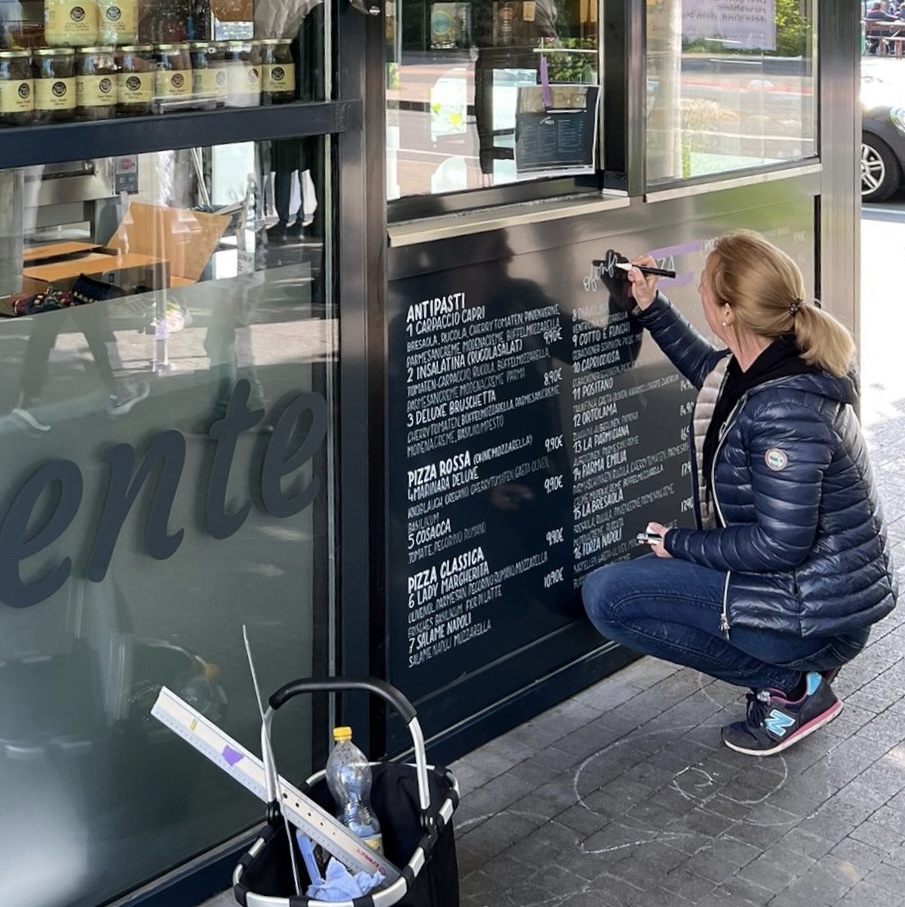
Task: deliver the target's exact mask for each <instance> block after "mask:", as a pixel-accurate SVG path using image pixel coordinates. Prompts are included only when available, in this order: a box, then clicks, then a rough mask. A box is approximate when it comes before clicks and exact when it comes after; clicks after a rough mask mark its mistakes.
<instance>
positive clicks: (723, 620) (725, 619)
mask: <svg viewBox="0 0 905 907" xmlns="http://www.w3.org/2000/svg"><path fill="white" fill-rule="evenodd" d="M747 399H748V395H747V394H744V395H743V396H742V397H741V398H740V399H739V401H738V403H736V404H735V406H734V407H733V409H732V412H731V413H729V416H728V417H727V419H726V421H725V422H724V423H723V427H722V428H721V429H720V437H719V439H718V440H717V444H716V450H715V451H714V452H713V462H712V463H711V464H710V493H711V495H712V496H713V507H714V510H716V514H717V517H718V518H719V521H720V525H721V526H723V527H725V526H726V521H725V520H724V519H723V511H722V510H721V509H720V502H719V499H718V498H717V494H716V460H717V456H718V455H719V452H720V448H721V447H722V446H723V440H724V439H725V437H726V435H727V434H728V432H729V429H730V427H731V426H732V420H733V419H734V418H735V415H736V413H737V412H738V411H739V410H740V409H741V407H742V406H743V405H744V403H745V401H746V400H747ZM731 576H732V571H731V570H727V571H726V581H725V582H724V583H723V609H722V611H721V613H720V633H722V634H723V636H724V637H725V638H726V639H727V640H728V639H729V629H730V625H729V580H730V578H731Z"/></svg>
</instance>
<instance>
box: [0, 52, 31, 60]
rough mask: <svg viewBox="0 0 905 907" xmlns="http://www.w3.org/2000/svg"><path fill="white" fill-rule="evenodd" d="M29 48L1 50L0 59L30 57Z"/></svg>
mask: <svg viewBox="0 0 905 907" xmlns="http://www.w3.org/2000/svg"><path fill="white" fill-rule="evenodd" d="M30 56H31V54H30V53H29V52H28V51H27V50H0V60H14V59H15V60H20V59H22V58H23V57H26V58H27V57H30Z"/></svg>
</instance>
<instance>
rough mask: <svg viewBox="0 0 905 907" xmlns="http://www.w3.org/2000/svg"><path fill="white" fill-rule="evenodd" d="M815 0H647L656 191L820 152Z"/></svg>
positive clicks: (650, 156)
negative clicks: (747, 0) (723, 0)
mask: <svg viewBox="0 0 905 907" xmlns="http://www.w3.org/2000/svg"><path fill="white" fill-rule="evenodd" d="M815 6H816V4H815V3H813V0H805V2H803V3H800V2H799V0H771V2H768V3H756V4H744V7H745V9H744V10H741V9H740V8H739V4H724V5H721V4H718V3H716V4H715V3H711V2H709V0H707V2H705V0H681V2H680V0H648V3H647V49H648V55H647V60H648V63H647V180H648V184H649V185H652V186H653V185H658V184H663V183H669V182H675V181H677V180H683V179H690V178H693V177H699V176H707V175H713V174H719V173H727V172H731V171H735V170H744V169H748V168H751V167H762V166H766V165H769V164H777V163H782V162H785V161H796V160H802V159H804V158H808V157H813V156H814V155H816V153H817V144H816V142H817V132H816V122H817V117H816V110H817V108H816V90H815V88H816V81H815V53H814V32H813V21H814V13H815Z"/></svg>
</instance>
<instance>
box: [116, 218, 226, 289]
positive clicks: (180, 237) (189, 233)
mask: <svg viewBox="0 0 905 907" xmlns="http://www.w3.org/2000/svg"><path fill="white" fill-rule="evenodd" d="M230 220H231V218H230V217H229V216H228V215H225V214H205V213H204V212H202V211H192V210H190V209H188V208H164V207H161V206H159V205H147V204H145V203H144V202H132V204H131V205H129V210H128V211H127V212H126V214H125V216H124V217H123V219H122V221H121V223H120V225H119V227H117V229H116V233H114V234H113V237H112V239H111V240H110V242H109V243H108V246H109V248H110V249H115V250H117V251H119V252H122V253H139V254H141V255H149V256H151V257H153V258H156V259H163V260H165V261H167V262H168V263H169V283H168V284H167V285H168V286H173V287H176V286H187V285H190V284H193V283H197V282H198V280H199V279H200V278H201V274H202V273H203V271H204V269H205V268H206V267H207V263H208V262H209V261H210V258H211V255H213V254H214V251H215V250H216V248H217V246H218V245H219V244H220V238H221V237H222V236H223V234H224V233H225V232H226V228H227V227H228V226H229V223H230Z"/></svg>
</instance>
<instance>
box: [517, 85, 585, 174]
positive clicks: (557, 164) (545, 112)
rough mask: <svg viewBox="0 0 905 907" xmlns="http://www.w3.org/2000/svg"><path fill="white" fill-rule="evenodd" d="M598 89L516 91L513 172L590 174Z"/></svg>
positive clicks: (531, 87)
mask: <svg viewBox="0 0 905 907" xmlns="http://www.w3.org/2000/svg"><path fill="white" fill-rule="evenodd" d="M599 96H600V89H599V87H598V86H596V85H529V86H522V87H520V88H519V89H518V99H517V102H516V110H515V169H516V170H517V171H518V172H519V173H526V172H529V171H530V172H536V171H539V170H547V171H560V170H570V171H575V170H593V169H594V159H595V155H596V151H597V117H598V111H599V104H598V100H599Z"/></svg>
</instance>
